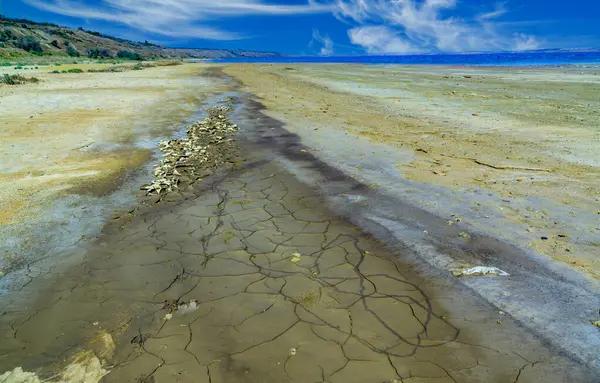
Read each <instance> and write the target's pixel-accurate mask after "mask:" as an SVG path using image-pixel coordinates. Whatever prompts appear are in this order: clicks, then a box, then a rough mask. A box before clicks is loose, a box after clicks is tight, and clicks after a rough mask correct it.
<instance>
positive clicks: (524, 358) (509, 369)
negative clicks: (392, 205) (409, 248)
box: [0, 164, 570, 383]
mask: <svg viewBox="0 0 600 383" xmlns="http://www.w3.org/2000/svg"><path fill="white" fill-rule="evenodd" d="M296 258H297V259H296ZM34 283H36V284H40V283H43V281H41V280H38V281H36V282H34ZM46 283H47V284H48V285H49V288H50V291H47V292H46V293H44V294H43V295H42V297H40V299H39V301H38V302H37V303H36V304H35V305H34V307H36V308H35V309H32V310H31V311H29V310H28V309H27V308H21V310H22V311H14V312H6V313H4V316H3V318H2V323H3V326H4V324H6V323H9V322H10V321H9V320H8V318H10V317H14V318H15V320H14V321H12V323H11V324H10V325H9V326H8V328H6V327H3V328H2V334H3V339H2V341H1V342H0V344H1V346H0V347H1V351H2V354H3V355H4V356H3V357H2V358H1V359H0V364H1V365H2V367H5V368H11V367H13V366H16V365H22V364H23V363H25V367H27V368H29V369H30V370H31V369H36V368H40V367H45V368H46V370H45V371H44V372H45V373H46V374H48V375H51V374H52V372H51V369H50V368H51V367H52V366H51V365H49V364H48V363H49V362H51V363H56V364H55V367H56V366H58V365H60V363H62V361H63V360H64V359H65V358H67V356H68V355H69V353H70V352H73V351H74V350H76V349H77V348H79V347H81V345H85V344H86V343H89V339H95V338H97V336H98V334H99V333H108V334H111V336H112V338H114V339H115V341H116V342H117V347H116V350H115V353H114V355H105V362H104V363H105V365H106V367H105V368H106V369H108V370H110V373H109V374H108V375H106V377H105V378H104V381H106V382H151V381H152V382H176V381H177V382H211V383H215V382H242V381H243V382H286V381H290V382H292V381H296V382H332V383H333V382H393V381H404V382H421V381H427V382H429V381H431V382H462V381H470V382H481V381H487V382H510V381H523V382H525V381H529V382H531V381H540V382H542V381H544V382H548V381H562V380H561V379H558V380H557V376H558V375H555V374H559V373H560V371H564V368H565V366H566V364H568V363H570V362H569V361H568V360H564V359H562V358H559V357H553V356H552V353H551V352H550V351H549V350H546V349H544V347H543V346H542V345H541V344H539V343H538V342H537V341H536V340H534V339H533V337H530V336H527V335H522V336H521V337H520V338H519V339H515V336H516V334H518V333H519V332H522V331H523V330H521V329H519V328H518V327H517V326H516V325H515V324H511V321H510V320H505V322H506V324H503V325H499V324H497V323H496V322H492V321H491V320H490V319H489V318H487V316H488V315H489V311H490V310H489V309H486V308H485V306H484V305H482V306H480V307H479V309H478V310H476V311H474V312H464V313H463V316H462V317H455V316H454V315H453V314H452V313H450V312H449V310H447V309H446V308H445V306H448V305H449V304H450V306H451V305H452V304H453V303H452V301H453V298H451V294H449V293H444V292H443V291H444V289H445V288H446V287H448V286H444V283H445V282H443V281H438V280H437V279H436V278H428V279H427V278H423V277H421V276H419V274H418V273H417V272H416V271H415V270H412V269H411V268H410V267H409V266H408V265H403V264H402V263H401V262H398V261H396V260H394V259H393V258H392V253H391V252H390V250H388V249H386V248H385V247H384V246H383V245H382V244H380V243H378V242H377V241H375V240H374V239H372V238H370V237H369V236H367V235H365V234H363V233H361V231H360V230H358V229H357V228H355V227H353V226H351V225H350V224H348V223H346V222H345V221H343V220H341V219H339V218H335V217H332V216H331V215H330V214H329V213H328V212H327V210H325V209H324V208H323V201H322V200H321V198H320V197H318V196H316V195H314V193H311V191H310V190H309V189H307V188H306V187H304V186H303V185H301V184H299V183H298V182H297V181H295V180H294V179H292V178H291V177H290V176H289V175H287V174H286V173H284V172H281V170H279V169H277V168H276V167H275V166H274V165H273V164H264V165H259V166H254V167H248V168H247V169H246V170H243V171H241V172H240V173H239V174H235V175H230V176H228V177H226V178H225V179H223V180H221V181H219V182H216V183H214V184H213V185H212V186H211V187H210V188H209V189H208V190H207V191H206V192H205V193H203V194H202V195H201V196H199V197H197V198H196V199H193V200H189V201H185V202H184V203H182V204H180V205H178V206H175V207H173V206H164V207H161V208H160V210H157V211H152V212H150V213H148V214H145V215H141V216H139V217H136V218H135V219H134V220H133V221H132V222H131V223H130V224H129V225H127V226H125V227H124V228H123V230H120V229H119V228H114V230H113V232H112V233H109V234H108V235H107V236H106V237H105V238H104V239H103V240H102V242H100V243H97V244H95V245H94V246H93V247H92V248H91V249H90V251H89V253H88V255H87V261H86V263H85V264H84V265H81V266H78V267H75V268H74V269H73V270H71V271H69V273H68V275H66V276H65V277H64V278H59V279H58V280H56V281H55V282H54V283H52V282H51V281H48V280H46ZM25 290H26V288H25ZM191 300H193V301H192V302H195V304H194V305H192V304H189V302H190V301H191ZM182 304H185V305H182ZM454 304H457V305H459V306H460V305H461V304H459V303H458V302H455V303H454ZM192 306H193V309H191V310H190V307H192ZM184 307H185V308H186V310H184V309H183V308H184ZM9 311H10V310H9ZM168 313H172V317H171V319H169V320H165V316H166V314H168ZM17 318H18V319H17ZM471 321H472V323H471V324H469V323H470V322H471ZM471 325H474V326H475V327H476V328H477V330H478V331H477V332H475V331H470V329H469V327H470V326H471ZM481 330H484V331H485V332H483V333H480V331H481ZM477 333H480V334H485V338H481V337H478V336H477V335H476V334H477ZM91 347H94V345H93V342H92V343H91ZM96 355H102V350H98V349H96Z"/></svg>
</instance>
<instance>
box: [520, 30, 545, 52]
mask: <svg viewBox="0 0 600 383" xmlns="http://www.w3.org/2000/svg"><path fill="white" fill-rule="evenodd" d="M539 46H540V42H539V41H538V39H537V38H536V37H535V36H529V35H525V34H523V33H515V50H517V51H530V50H534V49H537V48H539Z"/></svg>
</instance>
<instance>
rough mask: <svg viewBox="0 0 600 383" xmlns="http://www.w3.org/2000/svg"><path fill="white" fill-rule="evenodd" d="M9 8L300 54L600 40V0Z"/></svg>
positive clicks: (94, 3)
mask: <svg viewBox="0 0 600 383" xmlns="http://www.w3.org/2000/svg"><path fill="white" fill-rule="evenodd" d="M0 13H2V14H3V15H5V16H8V17H18V18H27V19H31V20H34V21H42V22H52V23H56V24H60V25H65V26H69V27H74V28H76V27H79V26H82V27H83V28H84V29H89V30H94V31H99V32H102V33H105V34H110V35H113V36H118V37H123V38H127V39H132V40H141V41H143V40H148V41H151V42H154V43H157V44H161V45H168V46H172V47H190V48H225V49H250V50H261V51H276V52H281V53H285V54H290V55H356V54H415V53H440V52H448V53H451V52H482V51H520V50H532V49H545V48H587V47H595V48H597V47H600V27H598V25H599V21H600V1H599V0H570V1H564V0H508V1H502V0H501V1H488V0H0Z"/></svg>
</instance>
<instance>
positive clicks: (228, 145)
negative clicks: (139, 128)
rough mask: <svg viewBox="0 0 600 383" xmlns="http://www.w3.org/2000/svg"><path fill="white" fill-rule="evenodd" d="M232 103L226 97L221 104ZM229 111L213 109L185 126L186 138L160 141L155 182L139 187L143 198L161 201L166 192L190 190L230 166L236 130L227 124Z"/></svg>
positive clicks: (228, 122) (226, 109) (233, 125)
mask: <svg viewBox="0 0 600 383" xmlns="http://www.w3.org/2000/svg"><path fill="white" fill-rule="evenodd" d="M233 101H234V99H233V98H231V97H228V98H227V99H225V100H224V101H223V103H225V104H231V103H232V102H233ZM230 111H231V108H230V106H228V105H225V106H215V107H212V108H210V109H208V117H206V118H205V119H203V120H201V121H199V122H197V123H195V124H192V125H190V126H189V127H188V129H187V135H186V137H184V138H180V139H174V140H164V141H161V142H160V143H159V146H160V149H161V151H162V153H163V159H162V160H161V161H160V164H159V165H155V169H154V176H155V177H156V179H155V180H154V181H153V182H152V183H150V184H149V185H144V186H142V190H145V191H146V195H149V196H158V197H159V198H158V200H160V199H162V197H164V196H165V195H167V194H168V193H171V192H179V191H186V190H189V188H190V186H191V185H192V184H193V183H195V182H196V181H199V180H202V179H203V178H205V177H206V176H207V175H210V174H212V173H213V172H214V171H215V170H217V169H218V168H220V167H222V166H223V165H225V164H232V163H233V157H234V156H235V154H234V153H235V152H236V146H235V144H234V143H233V138H232V135H233V134H234V133H235V132H237V130H238V128H237V125H235V124H233V123H231V122H230V121H229V118H228V114H229V112H230Z"/></svg>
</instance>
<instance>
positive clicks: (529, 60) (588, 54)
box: [214, 50, 600, 66]
mask: <svg viewBox="0 0 600 383" xmlns="http://www.w3.org/2000/svg"><path fill="white" fill-rule="evenodd" d="M214 62H220V63H239V62H244V63H338V64H403V65H424V64H425V65H468V66H545V65H550V66H556V65H569V64H579V65H583V64H600V50H590V51H536V52H498V53H471V54H427V55H385V56H378V55H370V56H284V57H266V58H263V57H257V58H242V59H223V60H215V61H214Z"/></svg>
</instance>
